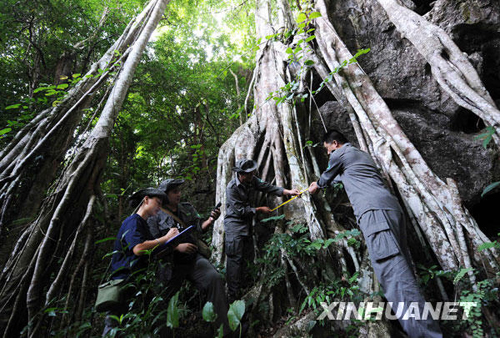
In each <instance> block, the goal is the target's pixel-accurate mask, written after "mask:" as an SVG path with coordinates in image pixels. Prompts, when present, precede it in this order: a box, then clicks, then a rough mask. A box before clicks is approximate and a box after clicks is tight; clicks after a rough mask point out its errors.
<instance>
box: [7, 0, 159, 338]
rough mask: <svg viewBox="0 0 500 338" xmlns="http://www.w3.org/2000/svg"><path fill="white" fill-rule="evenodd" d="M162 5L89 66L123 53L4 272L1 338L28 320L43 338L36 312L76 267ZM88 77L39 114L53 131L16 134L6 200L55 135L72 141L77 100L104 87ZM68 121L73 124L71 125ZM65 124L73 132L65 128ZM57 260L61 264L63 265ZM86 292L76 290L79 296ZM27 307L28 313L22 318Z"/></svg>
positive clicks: (33, 127)
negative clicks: (90, 123) (94, 116)
mask: <svg viewBox="0 0 500 338" xmlns="http://www.w3.org/2000/svg"><path fill="white" fill-rule="evenodd" d="M167 3H168V0H152V1H151V2H150V3H149V4H148V5H147V6H146V8H145V9H144V11H143V12H142V13H141V14H140V15H139V16H138V17H137V18H136V19H135V20H133V21H132V22H131V24H130V25H129V26H128V27H127V29H126V32H125V33H124V35H123V36H122V37H121V38H120V39H119V40H118V41H117V42H116V43H115V45H114V46H113V47H112V48H111V49H110V50H109V51H108V53H107V54H106V55H105V57H103V59H101V61H100V62H101V63H97V64H95V65H94V66H93V67H92V73H91V74H95V73H96V72H97V70H98V69H99V68H101V69H104V68H105V67H110V66H109V62H110V61H111V60H113V55H115V53H114V50H118V51H120V53H121V54H122V55H121V57H120V62H121V63H122V64H121V65H120V66H121V67H120V68H119V69H117V70H118V74H117V78H116V81H115V83H114V85H113V87H112V89H111V90H110V91H109V96H108V98H107V101H106V104H105V106H104V108H103V109H102V113H101V116H100V118H99V121H98V122H97V124H96V126H95V127H94V129H93V130H92V131H91V132H90V134H89V136H88V137H87V139H86V140H85V141H84V142H83V144H82V145H81V146H80V147H78V148H77V149H76V151H75V154H74V155H73V156H72V158H70V159H68V163H67V164H66V165H65V167H64V168H63V171H62V173H61V175H60V177H59V178H58V179H57V180H56V182H55V183H54V184H53V189H52V190H51V193H50V195H49V196H47V198H45V200H44V202H43V204H42V206H41V208H40V210H39V211H38V216H37V218H36V219H35V220H34V221H33V222H31V223H30V224H29V225H28V226H27V227H26V229H25V230H24V231H23V232H22V234H21V235H20V237H19V240H18V241H17V243H16V246H15V249H14V250H13V252H12V255H11V256H10V258H9V260H8V261H7V263H6V265H5V267H4V269H3V273H2V275H1V277H0V280H1V281H2V285H3V286H2V289H1V290H0V299H1V304H2V307H1V309H0V313H1V318H2V320H4V321H2V323H1V328H2V329H3V332H4V337H12V336H16V335H18V334H19V329H20V328H22V327H23V326H24V325H26V324H27V323H28V322H31V325H30V326H29V334H28V335H29V336H30V337H35V336H38V335H40V332H39V330H40V327H41V324H42V323H43V322H44V320H45V315H43V311H42V312H41V311H40V310H41V309H42V307H43V306H47V305H48V304H50V303H51V302H52V301H53V300H55V299H57V298H59V296H60V295H61V292H62V290H63V288H62V286H63V284H64V283H65V282H67V280H68V278H67V276H69V275H70V272H71V269H72V268H73V266H72V265H71V264H70V262H71V261H72V259H74V257H75V256H77V245H76V244H77V243H78V238H79V237H80V235H81V234H82V233H83V230H84V228H85V227H87V226H89V224H90V223H91V222H90V218H91V214H92V208H93V205H94V203H95V199H96V196H99V178H100V176H101V173H102V170H103V168H104V165H105V162H106V158H107V155H108V139H109V137H110V134H111V131H112V128H113V125H114V123H115V120H116V118H117V116H118V113H119V111H120V108H121V106H122V104H123V101H124V99H125V97H126V93H127V90H128V88H129V86H130V83H131V80H132V77H133V75H134V72H135V69H136V66H137V64H138V62H139V60H140V58H141V55H142V53H143V51H144V49H145V47H146V44H147V42H148V40H149V38H150V36H151V34H152V32H153V30H154V29H155V28H156V26H157V24H158V22H159V20H160V18H161V17H162V15H163V13H164V11H165V7H166V5H167ZM115 64H116V63H115ZM92 79H93V80H92V81H83V82H82V83H80V85H79V86H77V87H76V88H74V89H73V90H72V91H71V92H70V93H69V95H68V97H67V98H66V100H65V101H64V102H63V103H62V104H61V105H60V106H57V107H55V108H54V109H51V110H48V111H45V112H43V113H42V114H41V115H40V116H39V117H38V118H37V120H38V124H41V123H43V124H45V125H47V126H50V128H49V127H45V128H43V129H40V128H38V127H37V123H31V124H30V126H29V128H27V129H26V130H23V131H21V132H20V133H19V134H18V135H17V136H16V138H15V140H14V141H19V140H24V141H25V142H24V144H28V145H29V147H28V149H27V150H23V147H21V148H19V147H17V146H16V145H11V146H9V147H8V149H7V150H6V151H5V152H4V154H6V155H5V156H7V157H9V158H10V160H9V161H8V162H7V163H5V161H2V163H1V164H2V166H3V167H4V168H6V169H5V170H6V171H4V172H3V174H2V177H3V178H4V180H3V181H2V183H3V184H4V185H3V186H2V189H3V192H4V193H5V194H7V196H8V194H12V193H13V191H14V190H15V188H16V185H15V184H13V183H18V181H19V179H18V177H19V175H21V174H22V173H23V171H25V170H27V167H28V166H29V164H30V161H33V159H34V156H35V155H36V156H40V155H39V154H40V151H42V150H43V149H44V148H47V146H46V144H47V142H54V141H55V140H54V138H55V137H57V135H63V136H59V137H63V138H65V139H68V138H70V137H71V135H72V133H73V128H74V126H76V123H77V122H76V121H74V120H78V118H79V117H80V116H81V113H77V112H78V110H79V109H80V108H81V106H80V105H81V102H82V101H83V100H85V99H86V97H87V96H88V95H90V94H92V93H91V92H92V91H93V90H95V89H96V83H99V82H101V81H103V79H104V77H101V78H92ZM72 115H79V117H78V118H75V117H74V116H72ZM54 119H55V120H54ZM68 119H71V120H72V121H73V123H72V124H70V125H68V124H67V123H68V122H66V121H67V120H68ZM70 126H73V128H71V129H69V130H67V128H69V127H70ZM68 134H69V135H68ZM34 136H37V137H36V138H34ZM53 144H56V143H53ZM65 151H66V149H59V152H60V155H59V156H61V155H62V154H64V152H65ZM23 156H24V157H23ZM10 163H14V165H12V164H10ZM16 177H17V178H16ZM10 182H12V183H10ZM4 196H5V195H4ZM7 201H8V199H7ZM4 203H5V202H4ZM70 238H73V244H71V245H70V243H71V241H69V240H68V239H70ZM85 252H88V248H87V249H84V254H85ZM56 257H65V259H64V260H63V262H62V264H61V263H59V262H58V261H57V259H56ZM54 276H55V278H54ZM47 285H49V287H48V289H47ZM84 289H85V288H82V289H81V290H80V292H84ZM69 296H71V295H69ZM73 297H74V295H73ZM76 297H78V294H77V295H76ZM80 298H81V297H80ZM75 299H77V298H75ZM42 300H43V301H42ZM24 309H27V315H26V310H24ZM5 320H6V321H5Z"/></svg>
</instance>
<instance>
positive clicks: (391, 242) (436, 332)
mask: <svg viewBox="0 0 500 338" xmlns="http://www.w3.org/2000/svg"><path fill="white" fill-rule="evenodd" d="M358 223H359V226H360V228H361V231H362V232H363V236H364V237H365V241H366V246H367V247H368V253H369V254H370V259H371V262H372V267H373V270H374V271H375V275H376V276H377V278H378V280H379V282H380V284H381V285H382V288H383V290H384V294H385V298H386V299H387V301H388V302H392V304H393V310H394V312H395V313H396V314H397V310H398V308H397V307H398V306H399V304H400V302H401V304H402V306H401V307H402V308H403V311H402V314H401V316H400V318H399V322H400V323H401V326H402V327H403V329H404V330H405V331H406V333H407V334H408V336H409V337H442V334H441V330H440V328H439V325H438V323H437V322H435V321H434V320H433V319H432V317H430V316H429V319H427V320H415V318H412V317H410V318H408V319H406V320H404V319H403V318H402V317H403V315H404V314H405V313H406V311H407V310H408V308H409V307H410V305H411V303H412V302H417V303H418V307H419V310H420V313H423V309H424V305H425V299H424V297H423V296H422V294H421V293H420V289H419V287H418V285H417V281H416V279H415V276H414V275H413V271H412V269H411V261H410V255H409V252H408V247H407V245H406V228H405V219H404V215H403V213H402V212H401V211H400V210H369V211H367V212H365V213H363V214H362V215H361V217H360V218H359V219H358ZM403 304H404V305H403Z"/></svg>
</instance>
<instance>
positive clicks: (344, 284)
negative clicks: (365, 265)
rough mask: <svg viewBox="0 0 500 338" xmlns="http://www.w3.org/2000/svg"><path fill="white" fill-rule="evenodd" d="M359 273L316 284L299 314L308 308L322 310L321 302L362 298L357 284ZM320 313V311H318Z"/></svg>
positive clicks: (328, 302)
mask: <svg viewBox="0 0 500 338" xmlns="http://www.w3.org/2000/svg"><path fill="white" fill-rule="evenodd" d="M358 275H359V273H358V272H356V273H354V274H353V275H352V276H350V277H348V278H342V279H339V280H335V281H333V282H331V283H327V284H320V285H318V286H315V287H314V288H313V289H312V290H311V292H310V293H309V295H307V297H306V298H305V299H304V301H303V302H302V304H301V306H300V309H299V314H300V313H302V311H303V310H304V309H306V308H310V309H312V310H315V311H318V312H321V311H320V310H321V309H322V308H321V305H320V304H321V303H322V302H325V303H327V304H330V303H332V302H333V301H345V300H349V301H351V302H352V301H355V300H359V299H361V298H362V293H361V291H360V290H359V286H358V285H357V279H358ZM318 314H319V313H318Z"/></svg>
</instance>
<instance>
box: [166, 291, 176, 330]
mask: <svg viewBox="0 0 500 338" xmlns="http://www.w3.org/2000/svg"><path fill="white" fill-rule="evenodd" d="M178 302H179V292H177V293H176V294H175V295H174V296H173V297H172V298H170V301H169V302H168V310H167V326H168V327H170V328H172V329H176V328H178V327H179V309H178Z"/></svg>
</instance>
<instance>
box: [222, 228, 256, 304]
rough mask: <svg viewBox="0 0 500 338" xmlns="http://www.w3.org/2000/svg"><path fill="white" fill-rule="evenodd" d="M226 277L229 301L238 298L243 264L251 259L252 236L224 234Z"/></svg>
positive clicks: (243, 274) (242, 278) (241, 282)
mask: <svg viewBox="0 0 500 338" xmlns="http://www.w3.org/2000/svg"><path fill="white" fill-rule="evenodd" d="M225 250H226V256H227V257H226V279H227V293H228V298H229V302H233V301H234V300H236V299H239V297H240V296H241V290H242V289H243V288H244V285H243V281H245V280H247V279H246V278H245V274H246V271H245V266H246V264H247V262H249V261H250V262H251V261H252V260H253V255H254V252H253V242H252V236H241V235H226V244H225Z"/></svg>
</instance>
